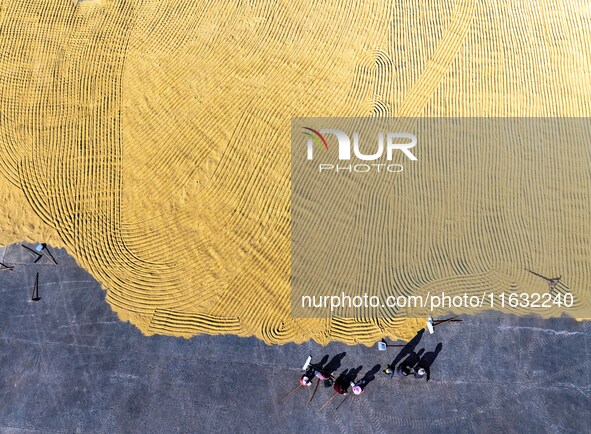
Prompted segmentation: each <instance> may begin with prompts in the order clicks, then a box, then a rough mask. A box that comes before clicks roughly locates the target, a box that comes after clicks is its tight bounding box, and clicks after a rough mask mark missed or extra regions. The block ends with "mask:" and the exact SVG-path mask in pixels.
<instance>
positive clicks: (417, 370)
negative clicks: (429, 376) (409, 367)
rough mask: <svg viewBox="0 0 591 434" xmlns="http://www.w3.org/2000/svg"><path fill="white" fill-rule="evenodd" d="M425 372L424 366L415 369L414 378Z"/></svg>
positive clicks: (421, 375) (422, 375) (421, 376)
mask: <svg viewBox="0 0 591 434" xmlns="http://www.w3.org/2000/svg"><path fill="white" fill-rule="evenodd" d="M426 373H427V371H426V370H425V368H418V369H415V378H419V379H420V378H423V377H424V376H425V374H426Z"/></svg>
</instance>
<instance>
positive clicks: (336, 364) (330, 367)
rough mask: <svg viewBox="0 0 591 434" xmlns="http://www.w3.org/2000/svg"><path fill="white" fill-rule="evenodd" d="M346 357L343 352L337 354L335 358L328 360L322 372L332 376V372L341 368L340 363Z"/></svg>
mask: <svg viewBox="0 0 591 434" xmlns="http://www.w3.org/2000/svg"><path fill="white" fill-rule="evenodd" d="M346 355H347V353H346V352H344V351H343V352H342V353H339V354H337V355H336V356H334V357H333V358H332V359H331V360H330V362H328V363H327V364H326V365H324V367H323V368H322V371H323V372H327V373H329V374H332V373H333V372H335V371H336V370H337V369H339V368H340V367H341V362H342V361H343V359H344V358H345V356H346Z"/></svg>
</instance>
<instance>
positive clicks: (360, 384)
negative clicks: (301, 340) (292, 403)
mask: <svg viewBox="0 0 591 434" xmlns="http://www.w3.org/2000/svg"><path fill="white" fill-rule="evenodd" d="M424 331H425V330H424V329H423V330H420V331H419V332H418V333H417V335H416V336H415V337H414V338H413V339H411V340H410V341H409V342H408V343H406V344H405V345H393V344H392V345H390V344H387V343H386V342H385V341H384V340H382V341H381V342H380V345H379V346H378V348H379V349H380V350H385V349H386V347H388V346H390V347H391V346H400V347H403V348H402V349H401V351H400V352H399V353H398V354H397V355H396V358H395V359H394V361H393V362H392V363H390V364H389V365H388V366H387V367H386V369H384V370H383V371H382V372H383V373H384V374H386V375H388V376H389V377H390V378H392V377H394V374H398V375H399V376H400V377H409V376H411V377H414V378H415V379H422V378H425V377H426V380H427V381H429V376H430V366H431V364H432V363H433V361H434V360H435V358H436V357H437V356H438V354H439V352H440V351H441V349H442V347H443V346H442V344H441V343H440V344H438V345H437V347H436V348H435V351H430V352H427V353H425V352H424V351H425V350H424V349H421V350H419V351H418V352H415V348H416V347H417V345H418V344H419V342H420V340H421V338H422V336H423V333H424ZM344 355H345V353H341V354H339V355H337V356H335V357H334V358H333V360H331V362H329V363H326V361H327V360H328V356H325V358H324V359H323V360H322V361H320V363H317V364H314V363H312V356H311V355H310V356H309V357H308V359H307V360H306V363H305V364H304V366H303V368H302V369H303V370H304V373H303V374H302V376H301V377H300V383H299V385H298V386H297V387H296V388H295V389H294V390H292V391H291V392H290V393H289V394H288V395H287V396H286V397H285V398H287V397H288V396H290V395H291V394H292V393H294V392H295V391H296V390H298V389H300V388H308V387H311V386H312V385H313V384H314V380H317V381H316V384H315V387H314V391H313V392H312V395H311V397H310V399H309V401H311V400H312V399H313V398H314V395H315V393H316V390H317V388H318V386H319V384H320V383H324V386H325V387H332V388H333V389H334V391H335V393H334V395H333V396H332V397H331V399H330V400H329V401H328V402H327V403H326V404H325V405H323V406H322V408H324V407H325V406H326V405H327V404H328V403H329V402H330V401H331V400H332V399H334V398H335V397H336V396H338V395H342V396H345V397H348V396H349V391H351V392H352V393H353V395H362V394H363V393H365V388H366V387H367V385H368V384H369V383H370V382H371V381H372V380H373V379H374V378H375V376H374V374H376V373H377V372H379V370H380V365H376V366H374V368H373V369H372V370H371V371H369V372H367V373H366V374H365V375H364V376H363V378H361V379H360V380H357V379H356V378H357V375H358V374H359V371H360V370H361V366H360V367H359V368H357V369H351V370H349V369H347V370H345V371H344V372H342V373H341V374H340V375H339V376H338V377H337V378H336V379H335V378H334V377H333V375H334V373H335V372H336V370H337V369H338V368H339V366H340V361H341V359H342V358H343V357H344ZM285 398H284V399H285ZM343 402H344V400H343ZM341 404H342V403H341ZM339 407H340V405H339ZM322 408H321V409H322Z"/></svg>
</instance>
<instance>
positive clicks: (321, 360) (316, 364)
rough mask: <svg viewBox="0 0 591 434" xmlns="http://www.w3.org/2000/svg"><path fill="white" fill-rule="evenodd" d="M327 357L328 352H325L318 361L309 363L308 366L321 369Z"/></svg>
mask: <svg viewBox="0 0 591 434" xmlns="http://www.w3.org/2000/svg"><path fill="white" fill-rule="evenodd" d="M329 357H330V356H329V355H328V354H325V355H324V356H323V357H322V359H320V361H319V362H318V363H310V367H312V368H314V369H316V370H317V371H321V370H322V369H324V364H325V363H326V362H327V361H328V358H329Z"/></svg>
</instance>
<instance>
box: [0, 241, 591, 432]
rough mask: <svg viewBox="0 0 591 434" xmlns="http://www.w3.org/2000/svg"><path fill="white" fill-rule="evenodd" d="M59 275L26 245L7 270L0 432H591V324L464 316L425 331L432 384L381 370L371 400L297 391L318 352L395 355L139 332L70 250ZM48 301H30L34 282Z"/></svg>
mask: <svg viewBox="0 0 591 434" xmlns="http://www.w3.org/2000/svg"><path fill="white" fill-rule="evenodd" d="M53 253H54V255H55V257H56V259H57V261H58V263H59V266H55V265H53V264H52V262H51V261H50V260H48V259H47V258H43V259H42V260H41V261H39V263H38V264H36V265H31V263H32V261H33V259H34V258H33V256H32V255H30V254H28V253H27V252H26V251H24V249H22V248H21V247H20V246H19V245H13V246H9V247H8V248H6V249H0V260H2V261H3V262H5V263H8V264H16V268H15V269H14V270H13V271H0V432H3V433H12V432H19V433H20V432H47V433H53V432H60V433H61V432H64V433H74V432H81V433H136V432H137V433H176V432H180V433H192V432H196V433H201V432H203V433H214V432H223V433H258V432H261V433H291V432H294V433H295V432H302V433H334V432H338V433H347V432H351V433H373V432H386V433H407V432H408V433H463V432H466V433H469V432H476V433H513V432H514V433H562V432H568V433H586V432H591V431H590V427H591V374H590V372H591V369H590V367H591V363H590V361H589V356H590V355H591V350H590V344H591V323H589V322H576V321H574V320H570V319H555V320H541V319H531V318H530V319H528V318H515V317H509V316H503V317H496V318H482V317H481V318H478V317H468V318H465V320H464V322H463V323H460V324H450V325H446V326H442V327H441V328H440V329H438V330H436V333H435V334H434V335H428V334H426V335H424V336H423V338H422V340H421V342H420V343H419V345H418V346H417V348H416V349H417V350H419V349H422V348H424V349H425V351H426V352H429V351H434V350H435V348H436V346H437V344H439V343H441V344H442V350H441V352H440V353H439V355H438V357H437V358H436V359H435V361H434V362H433V364H432V367H431V378H430V380H429V381H428V382H425V381H424V380H422V381H421V380H415V379H413V378H404V379H403V378H399V377H395V378H394V379H389V378H388V377H387V376H385V375H384V374H382V373H381V370H380V372H379V373H378V374H377V376H376V379H375V381H373V382H371V383H370V384H369V386H368V387H367V391H366V393H365V395H363V396H361V397H357V396H352V397H350V398H349V399H348V400H347V401H346V402H345V403H344V404H343V405H342V406H341V407H340V409H339V410H338V411H335V408H336V407H337V405H338V404H339V403H340V401H341V398H340V397H339V398H338V399H335V400H334V401H333V402H331V405H329V406H328V407H327V408H326V409H325V410H324V411H322V412H319V411H318V408H319V407H320V406H321V405H322V404H323V403H324V402H326V400H327V399H328V398H329V397H330V396H331V395H332V390H331V389H324V388H322V387H321V388H320V389H319V390H318V392H317V394H316V396H315V398H314V400H313V401H312V402H311V403H310V404H308V402H307V401H308V397H309V394H310V393H311V391H310V390H299V391H298V392H296V393H295V394H293V395H292V396H291V397H289V398H288V399H287V400H286V401H285V402H281V399H282V397H284V396H285V395H286V394H287V393H288V392H289V391H290V390H291V389H292V388H293V387H294V386H295V385H297V382H298V379H299V376H300V374H301V371H300V370H299V368H300V367H301V365H302V364H303V362H304V360H305V358H306V357H307V355H308V352H309V351H312V354H313V355H314V359H315V360H316V361H318V360H320V359H321V358H322V356H324V355H326V354H328V355H330V356H334V355H336V354H338V353H341V352H346V356H345V357H344V358H343V360H342V364H341V367H340V368H339V369H338V370H337V372H341V371H343V370H344V369H346V368H356V367H358V366H360V365H362V366H363V367H362V369H361V375H363V374H364V373H365V372H367V371H369V370H370V369H372V368H373V367H374V366H375V365H376V364H380V365H381V369H383V368H384V367H385V366H386V365H387V364H388V363H389V362H391V361H392V360H393V359H394V358H395V356H396V354H397V353H398V349H396V348H390V349H388V351H386V352H379V351H377V348H375V347H374V348H366V347H363V346H355V347H351V346H346V345H342V344H338V343H333V344H330V345H328V346H327V347H322V346H320V345H317V344H313V343H308V344H304V345H294V344H290V345H284V346H273V347H270V346H267V345H265V344H263V343H262V342H260V341H258V340H257V339H254V338H248V339H245V338H238V337H235V336H198V337H195V338H192V339H189V340H186V339H182V338H172V337H165V336H152V337H145V336H143V335H142V334H141V333H140V332H139V331H138V330H137V329H136V328H135V327H133V326H132V325H130V324H128V323H123V322H121V321H119V320H118V318H117V316H116V315H115V314H114V313H113V312H111V309H110V308H109V306H108V304H107V303H106V302H105V300H104V295H105V294H104V291H103V290H101V288H100V285H99V284H98V283H96V282H95V281H94V279H92V277H90V275H88V273H86V272H85V271H83V270H81V269H80V268H79V267H77V265H76V263H75V262H74V260H73V259H72V258H70V257H69V256H68V255H67V254H66V253H65V252H64V251H61V250H53ZM37 272H39V278H40V294H39V295H40V296H41V300H40V301H38V302H31V301H30V299H31V291H32V287H33V283H34V279H35V274H36V273H37Z"/></svg>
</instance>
